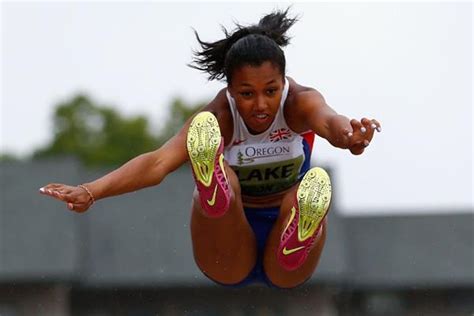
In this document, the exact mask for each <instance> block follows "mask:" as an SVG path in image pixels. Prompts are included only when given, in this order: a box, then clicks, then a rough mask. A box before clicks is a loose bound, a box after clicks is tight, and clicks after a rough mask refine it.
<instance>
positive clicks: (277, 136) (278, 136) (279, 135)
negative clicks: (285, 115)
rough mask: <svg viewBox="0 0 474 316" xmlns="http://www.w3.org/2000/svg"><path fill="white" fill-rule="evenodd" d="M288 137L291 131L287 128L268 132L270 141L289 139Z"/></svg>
mask: <svg viewBox="0 0 474 316" xmlns="http://www.w3.org/2000/svg"><path fill="white" fill-rule="evenodd" d="M290 138H291V131H290V130H289V129H287V128H280V129H277V130H274V131H273V132H271V133H270V141H272V142H278V141H280V140H284V139H290Z"/></svg>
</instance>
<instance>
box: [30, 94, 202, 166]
mask: <svg viewBox="0 0 474 316" xmlns="http://www.w3.org/2000/svg"><path fill="white" fill-rule="evenodd" d="M198 106H201V104H199V105H198ZM196 109H197V106H194V107H192V106H188V105H186V104H185V103H184V102H183V101H182V100H181V99H179V98H176V99H175V100H174V101H173V102H172V105H171V116H170V119H169V120H168V121H167V122H165V124H164V128H162V129H161V130H162V132H161V133H160V134H159V135H156V136H154V135H152V133H151V132H150V128H149V122H148V119H147V118H146V117H145V116H143V115H137V116H133V117H123V116H122V115H121V114H120V113H119V112H117V111H116V110H115V109H113V108H112V107H107V106H101V105H97V104H95V103H94V102H93V101H92V100H91V99H90V98H89V97H88V96H86V95H82V94H81V95H77V96H74V97H73V98H72V99H70V100H68V101H66V102H64V103H61V104H59V105H58V106H57V107H56V110H55V112H54V117H53V131H54V136H53V139H52V141H51V142H50V143H49V144H48V145H46V146H45V147H44V148H40V149H38V150H36V151H35V152H34V154H33V159H39V158H44V157H52V156H72V157H75V158H77V159H78V160H79V161H81V162H82V163H83V164H84V165H86V166H88V167H103V166H117V165H120V164H123V163H124V162H126V161H128V160H130V159H132V158H133V157H135V156H138V155H140V154H142V153H145V152H148V151H152V150H155V149H156V148H159V147H160V146H161V145H162V144H163V143H164V142H166V141H167V140H168V138H169V137H171V136H172V135H173V134H174V132H176V131H177V130H178V129H179V128H180V127H181V126H182V124H183V123H184V122H185V121H186V119H187V118H188V117H189V116H190V115H192V113H194V112H195V110H196Z"/></svg>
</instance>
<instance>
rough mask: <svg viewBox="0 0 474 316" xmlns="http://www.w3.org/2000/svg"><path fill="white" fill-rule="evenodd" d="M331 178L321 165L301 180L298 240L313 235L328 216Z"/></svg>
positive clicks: (298, 192) (298, 191)
mask: <svg viewBox="0 0 474 316" xmlns="http://www.w3.org/2000/svg"><path fill="white" fill-rule="evenodd" d="M331 193H332V189H331V180H330V179H329V175H328V174H327V172H326V171H325V170H324V169H322V168H319V167H315V168H312V169H311V170H309V171H308V172H307V173H306V175H305V176H304V177H303V180H302V181H301V183H300V185H299V187H298V190H297V193H296V198H297V203H298V207H299V221H298V240H299V241H300V242H303V241H305V240H307V239H308V238H311V237H313V236H314V235H315V234H316V232H317V230H318V229H319V227H320V226H321V225H320V224H321V221H322V220H323V219H324V218H325V217H326V214H327V212H328V210H329V204H330V202H331Z"/></svg>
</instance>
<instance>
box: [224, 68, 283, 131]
mask: <svg viewBox="0 0 474 316" xmlns="http://www.w3.org/2000/svg"><path fill="white" fill-rule="evenodd" d="M283 87H284V81H283V75H282V73H281V71H280V69H279V68H278V67H277V66H275V65H274V64H273V63H271V62H269V61H266V62H264V63H262V64H261V65H260V66H250V65H246V66H242V67H240V68H238V69H236V70H235V71H234V72H233V74H232V81H231V83H230V85H229V87H228V88H229V92H230V94H231V95H232V97H233V98H234V99H235V103H236V106H237V110H238V111H239V113H240V116H241V117H242V119H243V120H244V122H245V125H247V128H248V129H249V131H250V132H251V133H253V134H258V133H262V132H264V131H266V130H267V129H268V128H269V127H270V125H271V124H272V122H273V120H274V119H275V115H276V113H277V111H278V108H279V106H280V100H281V96H282V92H283Z"/></svg>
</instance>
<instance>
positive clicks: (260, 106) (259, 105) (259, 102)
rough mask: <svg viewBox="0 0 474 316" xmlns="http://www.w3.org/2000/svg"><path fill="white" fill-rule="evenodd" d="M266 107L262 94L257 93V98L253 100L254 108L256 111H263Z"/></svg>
mask: <svg viewBox="0 0 474 316" xmlns="http://www.w3.org/2000/svg"><path fill="white" fill-rule="evenodd" d="M266 108H267V103H266V101H265V97H264V96H262V95H258V96H257V99H256V100H255V110H256V111H263V110H265V109H266Z"/></svg>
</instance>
